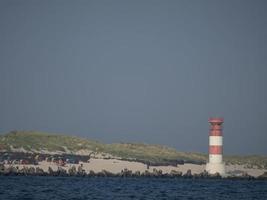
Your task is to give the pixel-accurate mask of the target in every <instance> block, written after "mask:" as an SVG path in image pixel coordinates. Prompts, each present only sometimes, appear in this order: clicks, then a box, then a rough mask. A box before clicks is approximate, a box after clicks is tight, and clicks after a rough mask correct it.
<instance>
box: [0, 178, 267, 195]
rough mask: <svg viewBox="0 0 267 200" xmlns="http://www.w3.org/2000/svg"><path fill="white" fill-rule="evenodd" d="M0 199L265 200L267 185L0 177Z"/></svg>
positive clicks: (214, 181)
mask: <svg viewBox="0 0 267 200" xmlns="http://www.w3.org/2000/svg"><path fill="white" fill-rule="evenodd" d="M0 199H1V200H12V199H19V200H24V199H27V200H30V199H38V200H39V199H55V200H56V199H62V200H63V199H64V200H65V199H66V200H68V199H73V200H74V199H105V200H106V199H107V200H108V199H126V200H127V199H168V200H169V199H212V200H214V199H266V200H267V181H255V180H253V181H245V180H240V181H237V180H193V179H170V178H100V177H99V178H88V177H86V178H78V177H29V176H28V177H10V176H9V177H8V176H6V177H5V176H0Z"/></svg>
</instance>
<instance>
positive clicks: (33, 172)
mask: <svg viewBox="0 0 267 200" xmlns="http://www.w3.org/2000/svg"><path fill="white" fill-rule="evenodd" d="M0 176H54V177H133V178H138V177H151V178H184V179H231V180H267V172H265V173H263V174H262V175H260V176H258V177H253V176H250V175H248V174H246V173H245V174H242V175H241V176H225V177H222V176H221V175H220V174H219V173H217V174H208V173H207V172H206V171H204V172H201V173H198V174H196V173H194V174H193V173H192V172H191V170H190V169H188V170H187V172H186V173H182V172H178V171H175V170H172V171H171V172H170V173H162V171H161V170H157V169H154V170H153V172H149V171H145V172H140V171H136V172H133V171H131V170H128V169H124V170H122V171H121V172H120V173H112V172H109V171H106V170H102V171H101V172H94V171H92V170H91V171H89V173H87V172H86V171H85V170H84V169H83V167H82V166H79V167H77V168H76V167H75V166H73V167H71V168H69V169H68V170H66V169H63V168H61V167H58V169H57V170H53V169H52V168H50V167H49V169H48V172H46V171H44V170H43V169H41V168H39V167H36V168H34V167H25V166H24V167H23V168H22V169H19V168H18V167H14V166H9V167H6V166H4V165H0Z"/></svg>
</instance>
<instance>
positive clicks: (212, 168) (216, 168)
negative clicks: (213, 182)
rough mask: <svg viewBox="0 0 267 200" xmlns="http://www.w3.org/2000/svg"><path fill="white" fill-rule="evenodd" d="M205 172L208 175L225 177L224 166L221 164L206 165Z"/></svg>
mask: <svg viewBox="0 0 267 200" xmlns="http://www.w3.org/2000/svg"><path fill="white" fill-rule="evenodd" d="M206 171H207V172H208V173H209V174H216V173H219V174H220V175H221V176H225V164H224V163H223V162H222V163H207V165H206Z"/></svg>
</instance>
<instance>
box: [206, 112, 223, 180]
mask: <svg viewBox="0 0 267 200" xmlns="http://www.w3.org/2000/svg"><path fill="white" fill-rule="evenodd" d="M209 123H210V132H209V163H207V165H206V170H207V172H208V173H210V174H215V173H220V175H222V176H223V175H225V164H224V162H223V158H222V153H223V132H222V124H223V118H217V117H213V118H209Z"/></svg>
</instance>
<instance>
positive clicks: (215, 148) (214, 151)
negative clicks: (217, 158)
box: [209, 145, 222, 154]
mask: <svg viewBox="0 0 267 200" xmlns="http://www.w3.org/2000/svg"><path fill="white" fill-rule="evenodd" d="M209 153H210V154H222V146H215V145H211V146H209Z"/></svg>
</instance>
